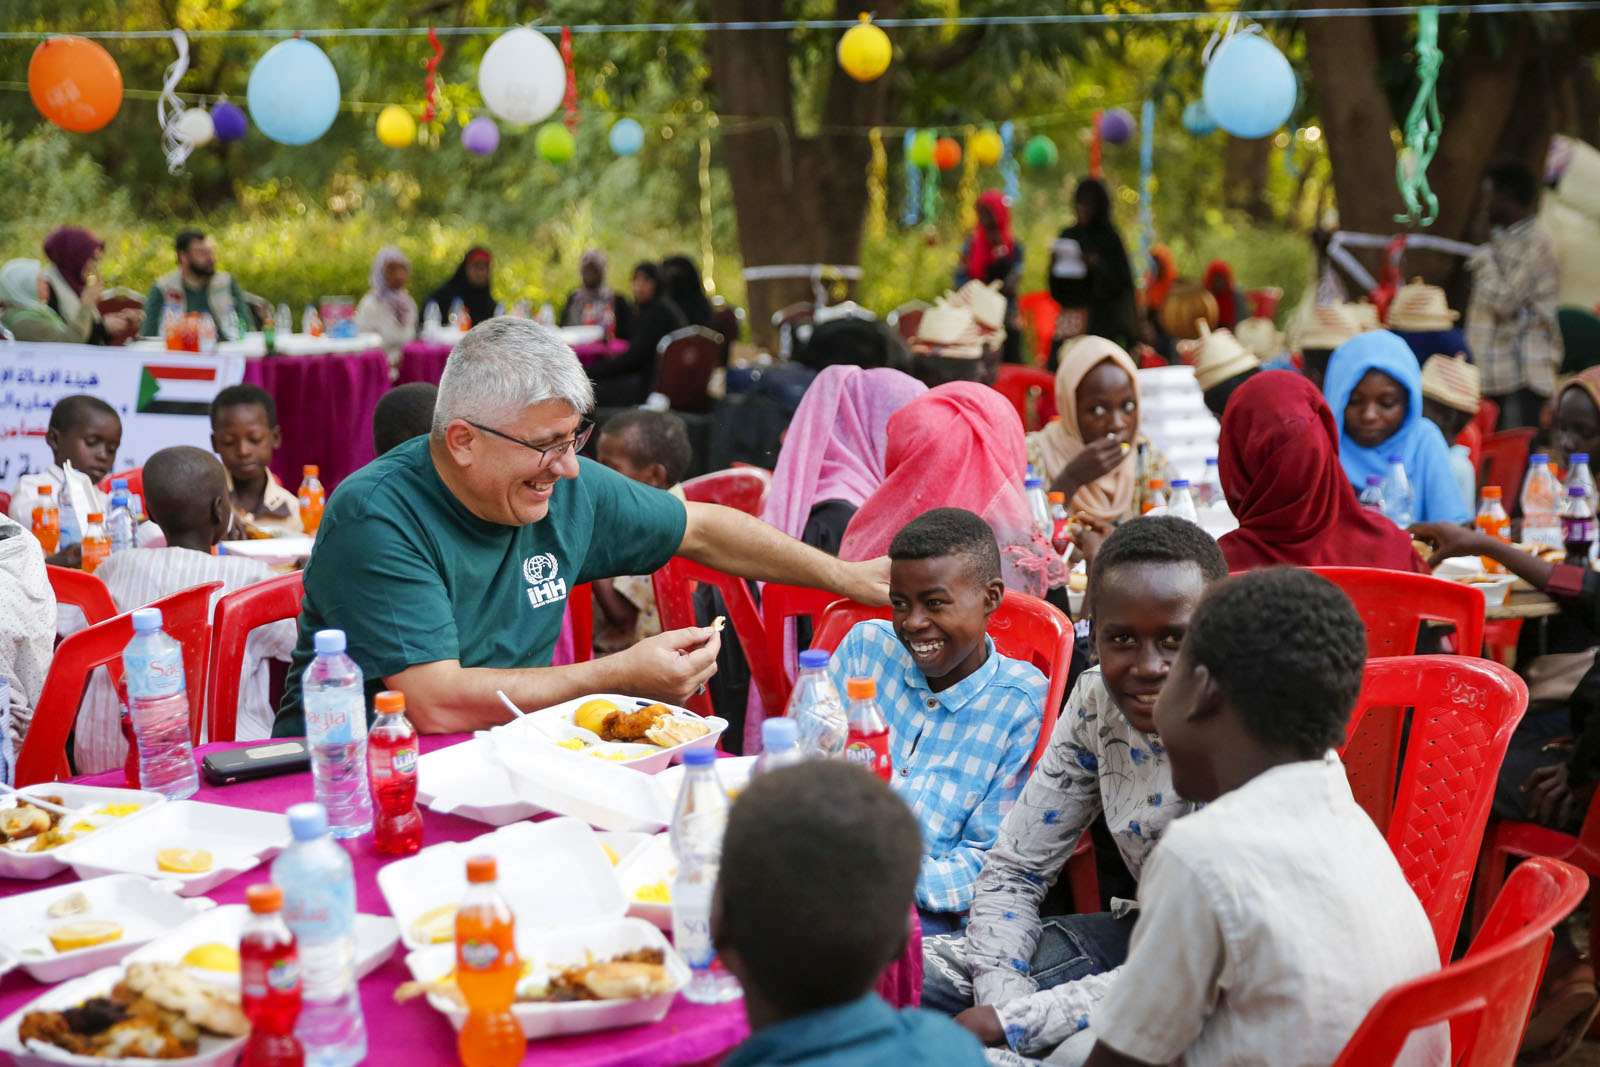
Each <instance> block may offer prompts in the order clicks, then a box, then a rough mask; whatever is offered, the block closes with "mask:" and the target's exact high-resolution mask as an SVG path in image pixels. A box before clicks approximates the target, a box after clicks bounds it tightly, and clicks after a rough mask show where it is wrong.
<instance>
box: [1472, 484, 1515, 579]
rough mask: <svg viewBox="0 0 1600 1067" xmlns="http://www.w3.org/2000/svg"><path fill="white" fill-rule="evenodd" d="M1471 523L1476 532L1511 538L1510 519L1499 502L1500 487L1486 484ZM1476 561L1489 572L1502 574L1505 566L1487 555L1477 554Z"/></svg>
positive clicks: (1506, 538) (1499, 538) (1507, 539)
mask: <svg viewBox="0 0 1600 1067" xmlns="http://www.w3.org/2000/svg"><path fill="white" fill-rule="evenodd" d="M1472 524H1473V525H1474V526H1476V527H1477V528H1478V532H1479V533H1482V534H1485V535H1486V536H1489V537H1493V538H1494V539H1496V540H1497V541H1506V542H1509V541H1510V540H1511V519H1510V517H1509V516H1507V515H1506V509H1505V507H1504V505H1502V504H1501V502H1500V487H1499V486H1498V485H1486V486H1484V487H1483V495H1482V496H1481V497H1480V498H1479V501H1478V515H1477V517H1476V518H1475V519H1473V521H1472ZM1478 561H1479V562H1480V563H1482V564H1483V569H1484V570H1485V571H1487V572H1488V573H1490V574H1504V573H1506V568H1505V566H1504V565H1502V564H1501V563H1500V561H1499V560H1496V559H1491V558H1489V557H1488V556H1479V557H1478Z"/></svg>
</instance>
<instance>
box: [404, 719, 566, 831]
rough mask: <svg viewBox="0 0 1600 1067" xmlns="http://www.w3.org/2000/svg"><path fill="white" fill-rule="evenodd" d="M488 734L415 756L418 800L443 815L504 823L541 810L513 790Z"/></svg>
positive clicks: (498, 824) (541, 809) (529, 815)
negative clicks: (493, 753)
mask: <svg viewBox="0 0 1600 1067" xmlns="http://www.w3.org/2000/svg"><path fill="white" fill-rule="evenodd" d="M487 737H488V735H487V733H484V734H479V735H478V736H476V737H472V738H469V739H468V740H466V741H463V742H461V743H460V744H456V745H451V746H450V747H449V748H441V749H438V750H436V751H434V752H429V753H427V754H425V755H423V756H420V757H418V759H417V802H418V803H419V804H423V805H426V806H427V807H428V808H429V810H431V811H436V812H438V813H439V814H441V815H460V816H461V817H462V818H466V819H473V820H475V821H477V822H481V823H487V824H488V825H490V826H506V825H509V824H510V823H514V822H521V821H522V820H523V819H527V818H530V817H531V816H534V815H538V814H540V813H541V812H543V811H544V809H543V808H541V807H539V806H538V805H537V804H530V803H529V802H528V801H526V800H524V799H522V798H521V797H519V796H518V795H517V791H516V788H515V787H514V786H513V785H512V784H511V779H510V778H509V777H508V776H507V775H506V772H505V768H503V767H501V766H500V764H498V763H496V762H495V761H494V760H493V759H492V758H491V757H490V756H489V742H488V740H487Z"/></svg>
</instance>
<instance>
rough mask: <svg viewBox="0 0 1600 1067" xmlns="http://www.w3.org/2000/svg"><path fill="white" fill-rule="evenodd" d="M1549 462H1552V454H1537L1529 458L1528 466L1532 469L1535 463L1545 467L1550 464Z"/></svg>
mask: <svg viewBox="0 0 1600 1067" xmlns="http://www.w3.org/2000/svg"><path fill="white" fill-rule="evenodd" d="M1549 462H1550V453H1548V452H1535V453H1534V454H1533V455H1531V456H1529V457H1528V466H1530V467H1531V466H1533V465H1534V464H1535V463H1537V464H1539V465H1541V466H1543V465H1544V464H1546V463H1549Z"/></svg>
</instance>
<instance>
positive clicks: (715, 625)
mask: <svg viewBox="0 0 1600 1067" xmlns="http://www.w3.org/2000/svg"><path fill="white" fill-rule="evenodd" d="M726 625H728V617H727V616H726V615H718V616H717V617H716V618H714V619H712V620H711V628H712V629H713V630H715V631H717V633H719V634H720V633H721V632H722V628H723V627H724V626H726Z"/></svg>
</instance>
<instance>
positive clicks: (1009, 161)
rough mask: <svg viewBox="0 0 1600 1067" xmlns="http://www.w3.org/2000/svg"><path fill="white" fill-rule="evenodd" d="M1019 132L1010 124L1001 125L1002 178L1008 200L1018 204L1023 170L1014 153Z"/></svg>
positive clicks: (1003, 123)
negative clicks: (1018, 180) (1019, 184)
mask: <svg viewBox="0 0 1600 1067" xmlns="http://www.w3.org/2000/svg"><path fill="white" fill-rule="evenodd" d="M1016 138H1017V130H1016V127H1015V126H1014V125H1013V124H1012V123H1010V122H1002V123H1001V124H1000V176H1001V178H1003V179H1004V180H1005V190H1006V199H1007V200H1010V201H1012V202H1013V203H1015V202H1016V199H1017V195H1018V185H1017V178H1018V175H1019V174H1020V173H1021V171H1022V168H1021V167H1020V166H1018V165H1017V157H1016V154H1015V152H1014V151H1013V150H1014V149H1015V147H1016Z"/></svg>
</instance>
